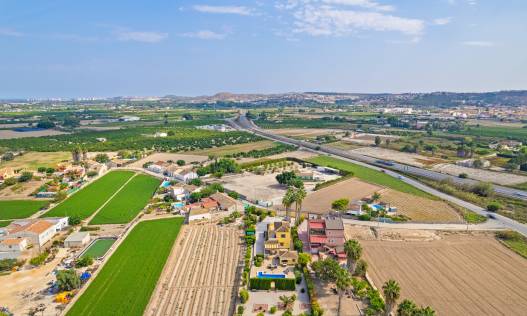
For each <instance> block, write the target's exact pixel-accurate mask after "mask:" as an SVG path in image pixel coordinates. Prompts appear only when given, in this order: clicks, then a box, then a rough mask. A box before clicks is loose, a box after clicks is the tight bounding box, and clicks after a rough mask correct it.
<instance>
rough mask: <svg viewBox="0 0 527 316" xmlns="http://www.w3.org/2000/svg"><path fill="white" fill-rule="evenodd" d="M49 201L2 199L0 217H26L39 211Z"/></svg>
mask: <svg viewBox="0 0 527 316" xmlns="http://www.w3.org/2000/svg"><path fill="white" fill-rule="evenodd" d="M48 203H49V202H48V201H37V200H12V201H0V219H19V218H26V217H29V216H31V215H33V214H35V213H36V212H38V210H40V209H41V208H43V207H44V206H46V205H47V204H48Z"/></svg>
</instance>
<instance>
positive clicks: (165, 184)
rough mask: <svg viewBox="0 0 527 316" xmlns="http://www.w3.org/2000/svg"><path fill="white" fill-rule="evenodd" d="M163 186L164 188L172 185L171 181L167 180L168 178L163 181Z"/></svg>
mask: <svg viewBox="0 0 527 316" xmlns="http://www.w3.org/2000/svg"><path fill="white" fill-rule="evenodd" d="M161 186H162V187H163V188H168V187H169V186H170V181H167V180H165V181H163V183H161Z"/></svg>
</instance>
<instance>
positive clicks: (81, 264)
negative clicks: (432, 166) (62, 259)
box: [75, 256, 93, 268]
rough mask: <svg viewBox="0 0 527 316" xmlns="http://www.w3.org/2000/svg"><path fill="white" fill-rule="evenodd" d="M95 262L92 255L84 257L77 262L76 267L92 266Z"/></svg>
mask: <svg viewBox="0 0 527 316" xmlns="http://www.w3.org/2000/svg"><path fill="white" fill-rule="evenodd" d="M92 264H93V258H92V257H90V256H86V257H82V258H80V259H79V260H77V262H75V267H76V268H84V267H88V266H91V265H92Z"/></svg>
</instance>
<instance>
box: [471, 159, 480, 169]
mask: <svg viewBox="0 0 527 316" xmlns="http://www.w3.org/2000/svg"><path fill="white" fill-rule="evenodd" d="M472 167H474V168H476V169H480V168H482V167H483V161H481V159H476V160H474V162H472Z"/></svg>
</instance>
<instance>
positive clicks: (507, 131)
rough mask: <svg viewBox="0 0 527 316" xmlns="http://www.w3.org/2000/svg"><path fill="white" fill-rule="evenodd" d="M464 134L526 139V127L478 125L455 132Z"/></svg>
mask: <svg viewBox="0 0 527 316" xmlns="http://www.w3.org/2000/svg"><path fill="white" fill-rule="evenodd" d="M457 133H459V134H464V135H472V136H482V137H493V138H514V139H518V140H526V139H527V128H518V127H491V126H480V127H474V126H470V127H469V128H467V129H465V130H462V131H459V132H457Z"/></svg>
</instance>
